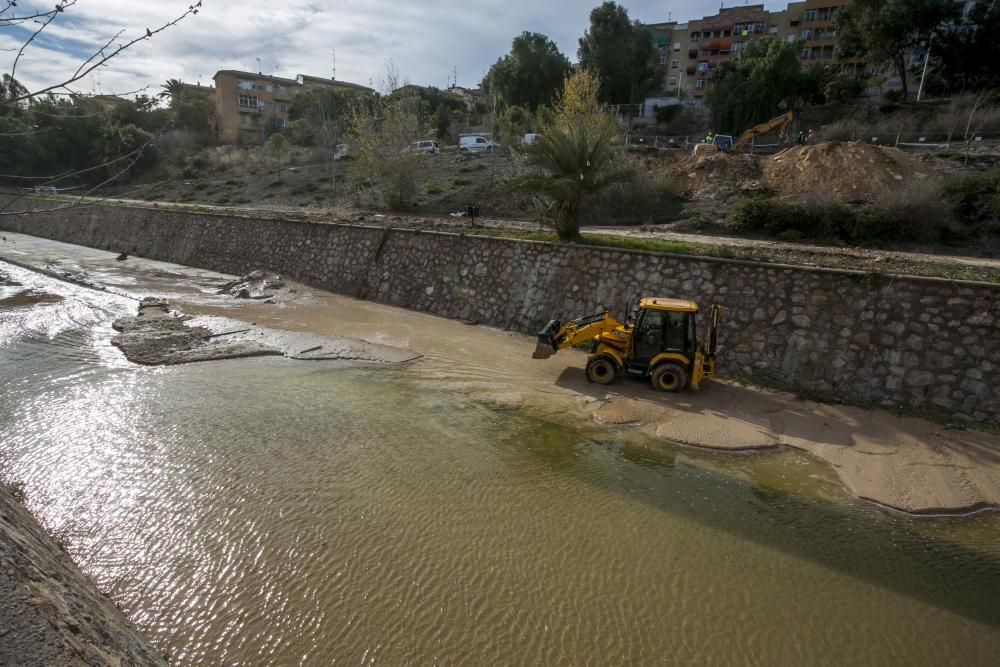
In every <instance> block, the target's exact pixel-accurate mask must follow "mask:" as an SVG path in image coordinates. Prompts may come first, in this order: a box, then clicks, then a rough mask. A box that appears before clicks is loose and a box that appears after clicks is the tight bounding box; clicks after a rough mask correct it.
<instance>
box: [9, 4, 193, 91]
mask: <svg viewBox="0 0 1000 667" xmlns="http://www.w3.org/2000/svg"><path fill="white" fill-rule="evenodd" d="M63 1H64V2H76V0H63ZM200 8H201V0H198V2H196V3H195V4H193V5H191V6H189V7H188V8H187V10H186V11H185V12H184V13H183V14H181V15H180V16H178V17H177V18H175V19H173V20H171V21H167V22H166V23H164V24H163V25H161V26H160V27H158V28H156V29H155V30H150V29H149V28H146V34H144V35H141V36H140V37H136V38H135V39H132V40H131V41H128V42H126V43H124V44H120V45H118V46H117V47H116V48H114V49H113V50H111V51H110V52H107V51H106V50H107V49H108V48H109V47H110V45H111V42H113V41H114V40H115V39H117V37H118V36H119V35H120V34H121V33H118V35H115V37H113V38H111V40H109V41H108V42H107V43H106V44H105V45H104V46H103V47H101V48H100V49H98V50H97V51H96V52H95V53H94V54H93V55H92V56H91V57H90V58H88V59H87V60H85V61H84V62H83V63H82V64H81V65H80V67H79V68H78V69H77V70H76V72H74V73H73V76H71V77H70V78H68V79H66V80H65V81H63V82H61V83H56V84H52V85H51V86H48V87H46V88H42V89H41V90H37V91H35V92H31V93H26V94H24V95H21V96H19V97H13V98H10V99H6V100H3V101H0V107H2V106H10V105H14V104H18V103H19V102H23V101H25V100H29V99H31V98H33V97H38V96H39V95H44V94H45V93H49V92H52V91H54V90H59V89H61V88H65V89H67V90H69V89H68V88H67V86H69V85H70V84H71V83H75V82H76V81H79V80H80V79H82V78H84V77H86V76H88V75H89V74H90V73H91V72H93V71H94V70H96V69H97V68H98V67H102V66H104V65H105V64H106V63H107V62H108V61H109V60H111V59H112V58H114V57H115V56H117V55H118V54H120V53H121V52H122V51H125V50H126V49H129V48H131V47H132V46H135V45H136V44H138V43H139V42H141V41H144V40H147V39H150V38H151V37H153V35H156V34H159V33H161V32H163V31H164V30H166V29H168V28H171V27H173V26H175V25H177V24H178V23H180V22H181V21H183V20H184V19H186V18H187V17H189V16H192V15H194V14H197V13H198V10H199V9H200ZM61 12H62V10H61V9H60V10H59V13H61ZM50 22H51V21H50ZM46 25H48V23H46ZM43 27H44V26H43ZM35 34H37V31H36V33H35ZM33 38H34V35H33V36H32V39H33ZM29 42H30V40H29Z"/></svg>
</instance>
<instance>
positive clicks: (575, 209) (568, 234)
mask: <svg viewBox="0 0 1000 667" xmlns="http://www.w3.org/2000/svg"><path fill="white" fill-rule="evenodd" d="M554 222H555V228H556V235H557V236H558V237H559V240H560V241H571V242H576V241H579V240H581V236H580V206H579V204H578V203H576V202H574V203H564V204H561V205H558V206H556V214H555V220H554Z"/></svg>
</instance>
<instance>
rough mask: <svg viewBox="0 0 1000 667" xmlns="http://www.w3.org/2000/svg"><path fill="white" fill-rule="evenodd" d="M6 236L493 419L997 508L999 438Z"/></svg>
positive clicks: (61, 262) (101, 278)
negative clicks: (601, 432) (261, 294)
mask: <svg viewBox="0 0 1000 667" xmlns="http://www.w3.org/2000/svg"><path fill="white" fill-rule="evenodd" d="M8 238H12V240H13V242H14V244H13V246H3V247H0V258H2V257H4V256H8V255H9V253H11V252H13V253H14V254H12V255H10V256H11V258H12V259H15V260H17V261H19V262H20V263H22V264H32V265H37V266H39V267H42V268H46V269H48V270H49V271H53V272H55V273H62V272H70V273H72V274H73V275H80V274H81V273H82V274H85V275H86V276H87V279H88V281H93V282H94V283H97V284H100V285H101V286H104V287H106V288H107V289H109V290H112V291H115V292H122V291H124V292H128V293H130V294H142V295H153V296H157V297H159V298H166V299H169V300H171V302H174V303H177V304H178V305H179V306H180V307H182V308H183V310H184V311H185V312H187V313H190V314H194V315H199V314H200V315H205V316H214V317H225V318H229V319H231V320H237V321H241V322H245V323H256V324H257V325H259V326H262V327H266V328H269V329H273V330H280V331H286V332H297V333H300V334H303V335H312V336H342V337H348V338H356V339H362V340H364V341H367V342H368V343H372V344H376V345H386V346H389V347H391V348H402V349H409V350H413V352H414V353H416V354H421V355H423V356H424V359H423V360H421V361H420V362H419V363H420V364H422V366H421V368H422V370H423V372H424V373H425V374H426V376H427V377H428V378H429V379H433V380H434V381H436V382H438V383H441V384H442V385H443V386H447V387H449V388H451V389H453V390H454V391H460V392H463V393H465V394H467V395H471V396H475V397H477V398H478V399H480V400H482V401H484V402H488V403H490V404H493V405H495V406H498V407H501V408H505V409H512V410H513V409H524V410H530V411H534V412H538V413H543V414H549V415H565V414H567V413H569V414H575V415H577V416H578V417H579V418H581V419H587V420H593V421H595V422H597V423H599V424H603V425H606V427H607V428H624V427H627V428H635V429H640V430H641V431H642V432H644V433H646V434H648V435H649V436H650V437H651V438H656V439H659V440H662V441H665V442H669V443H677V444H681V445H687V446H692V447H701V448H707V449H712V450H719V451H730V452H734V451H748V450H751V451H755V450H762V452H765V453H761V454H759V455H764V456H766V455H767V454H766V451H767V450H774V449H777V448H780V447H790V448H794V449H797V450H801V451H803V452H807V453H808V454H810V455H812V456H814V457H816V458H817V459H820V460H822V461H824V462H826V463H828V464H829V465H830V466H832V469H833V470H834V471H835V473H836V475H837V476H838V478H839V479H840V481H841V482H842V483H843V485H844V487H845V488H846V489H847V490H848V491H850V492H851V493H852V494H854V495H855V496H857V497H859V498H862V499H864V500H867V501H870V502H873V503H877V504H879V505H883V506H885V507H889V508H892V509H895V510H900V511H904V512H909V513H914V514H949V513H955V514H959V513H967V512H970V511H974V510H980V509H986V508H997V507H1000V437H997V436H992V435H988V434H984V433H979V432H973V431H965V430H956V429H951V428H948V427H946V426H943V425H940V424H937V423H933V422H929V421H924V420H919V419H914V418H908V417H899V416H896V415H893V414H891V413H888V412H885V411H881V410H864V409H860V408H852V407H845V406H835V405H825V404H819V403H813V402H809V401H803V400H799V399H798V398H796V397H795V396H793V395H791V394H786V393H780V392H772V391H766V390H762V389H758V388H752V387H745V386H740V385H737V384H735V383H730V382H726V381H710V382H707V383H705V385H703V388H702V390H701V391H700V392H697V393H693V392H689V393H685V394H680V395H677V394H660V393H656V392H654V391H652V390H651V389H650V387H649V386H648V384H647V383H644V382H639V381H626V382H623V383H621V384H618V385H615V386H613V387H610V388H605V387H599V386H597V385H592V384H589V383H588V382H587V381H586V379H585V377H584V373H583V366H584V363H585V360H586V355H584V354H583V353H580V352H576V351H573V350H568V351H565V352H561V353H559V354H558V355H555V356H554V357H552V358H550V359H547V360H532V359H531V353H532V350H533V349H534V341H533V340H532V339H531V338H530V337H528V336H523V335H520V334H514V333H511V332H503V331H499V330H495V329H490V328H486V327H479V326H469V325H467V324H463V323H461V322H456V321H451V320H446V319H442V318H439V317H434V316H430V315H425V314H422V313H416V312H412V311H408V310H405V309H402V308H395V307H391V306H384V305H380V304H374V303H369V302H363V301H357V300H353V299H348V298H345V297H340V296H337V295H333V294H329V293H325V292H322V291H319V290H313V289H310V288H304V287H303V288H301V291H297V292H296V293H295V294H294V296H292V297H290V298H287V299H284V300H281V301H276V302H274V303H265V302H262V301H261V300H252V299H234V298H231V297H225V296H221V295H219V294H217V292H218V288H219V287H220V285H222V284H223V283H225V282H226V281H232V280H234V277H233V276H223V275H221V274H215V273H212V272H208V271H203V270H199V269H188V268H185V267H179V266H176V265H170V264H164V263H161V262H153V261H148V260H142V259H138V258H130V259H129V260H128V261H123V262H116V261H115V255H114V254H112V253H107V252H102V251H97V250H92V249H87V248H81V247H78V246H70V245H66V244H60V243H56V242H52V241H44V240H41V239H34V238H32V237H27V236H22V235H10V236H9V237H8ZM263 268H266V267H263ZM553 315H554V316H557V315H564V314H560V313H554V314H553ZM723 343H724V340H723ZM303 349H305V348H303ZM720 370H721V372H722V373H725V369H724V368H722V369H720Z"/></svg>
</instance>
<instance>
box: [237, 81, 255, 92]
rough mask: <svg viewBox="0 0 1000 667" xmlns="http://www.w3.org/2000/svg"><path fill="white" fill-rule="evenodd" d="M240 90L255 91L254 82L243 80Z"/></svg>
mask: <svg viewBox="0 0 1000 667" xmlns="http://www.w3.org/2000/svg"><path fill="white" fill-rule="evenodd" d="M239 88H240V90H253V81H247V80H246V79H241V80H240V83H239Z"/></svg>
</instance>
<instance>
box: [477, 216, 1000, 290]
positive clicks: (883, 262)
mask: <svg viewBox="0 0 1000 667" xmlns="http://www.w3.org/2000/svg"><path fill="white" fill-rule="evenodd" d="M463 234H467V235H470V236H492V237H496V238H506V239H518V240H522V241H546V242H549V243H561V242H560V241H559V239H558V237H557V236H556V234H555V232H549V231H524V230H515V229H499V228H486V227H479V228H473V229H469V230H466V231H464V232H463ZM580 245H587V246H595V247H601V248H624V249H627V250H644V251H647V252H656V253H662V254H666V255H688V256H694V257H715V258H719V259H732V260H739V261H745V262H757V263H762V264H787V265H793V266H794V265H798V266H808V267H820V268H829V269H844V270H848V271H860V272H864V273H868V274H869V275H874V274H881V275H910V276H927V277H936V278H946V279H949V280H972V281H977V282H987V283H995V284H1000V271H997V270H995V269H990V268H984V267H978V266H964V265H959V264H950V263H945V262H942V263H937V262H928V261H913V260H908V259H900V258H895V257H891V256H890V257H881V258H879V259H877V260H875V259H871V260H863V259H859V258H857V257H853V256H845V255H841V254H836V253H831V254H828V255H827V254H819V253H815V252H812V251H805V250H795V249H794V248H789V247H777V248H771V247H768V248H761V247H750V246H746V247H744V246H728V245H715V244H708V243H689V242H682V241H669V240H664V239H642V238H632V237H625V236H614V235H610V234H589V233H586V232H584V233H583V234H582V235H581V240H580Z"/></svg>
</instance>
